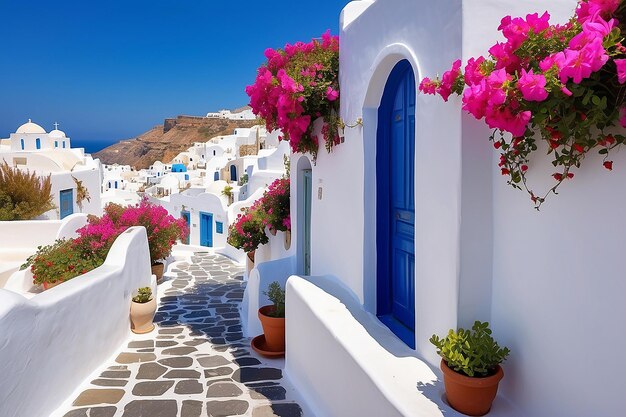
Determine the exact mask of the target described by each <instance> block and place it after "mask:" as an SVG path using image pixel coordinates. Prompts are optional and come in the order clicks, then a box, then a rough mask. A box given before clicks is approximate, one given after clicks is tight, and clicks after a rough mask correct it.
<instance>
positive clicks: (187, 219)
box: [180, 211, 191, 245]
mask: <svg viewBox="0 0 626 417" xmlns="http://www.w3.org/2000/svg"><path fill="white" fill-rule="evenodd" d="M180 217H182V218H183V219H185V222H187V230H189V234H188V235H187V239H186V240H185V244H186V245H188V244H189V239H190V237H191V215H190V214H189V212H188V211H181V212H180Z"/></svg>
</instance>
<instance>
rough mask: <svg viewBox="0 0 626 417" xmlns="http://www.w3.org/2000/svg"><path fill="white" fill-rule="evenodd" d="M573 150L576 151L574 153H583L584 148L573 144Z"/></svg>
mask: <svg viewBox="0 0 626 417" xmlns="http://www.w3.org/2000/svg"><path fill="white" fill-rule="evenodd" d="M574 149H575V150H576V152H579V153H583V152H585V148H584V147H583V146H582V145H579V144H578V143H575V144H574Z"/></svg>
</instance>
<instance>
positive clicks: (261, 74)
mask: <svg viewBox="0 0 626 417" xmlns="http://www.w3.org/2000/svg"><path fill="white" fill-rule="evenodd" d="M265 57H266V58H267V62H266V63H265V64H264V65H263V66H261V67H260V68H259V69H258V73H257V77H256V80H255V82H254V84H253V85H250V86H248V87H246V93H247V94H248V96H250V106H251V107H252V111H253V112H254V114H256V115H257V116H259V117H261V118H263V119H264V120H265V123H266V127H267V130H268V131H270V132H271V131H273V130H275V129H280V130H281V131H282V133H283V135H284V137H285V139H286V140H288V141H289V144H290V145H291V149H292V150H293V152H310V153H311V154H312V155H313V158H314V159H315V158H316V156H317V151H318V148H319V144H318V139H317V137H316V136H314V135H313V134H312V131H313V121H314V120H315V119H316V118H318V117H322V118H323V119H324V129H323V133H324V140H325V142H326V143H325V147H326V150H327V151H328V152H330V151H331V150H332V147H333V146H334V145H336V144H338V143H339V142H340V139H339V136H338V133H337V127H338V126H339V125H340V120H339V117H338V114H339V38H338V37H337V36H331V35H330V31H328V32H326V33H325V34H324V35H322V38H321V41H320V40H317V39H314V40H312V41H311V42H309V43H303V42H296V43H295V44H294V45H289V44H287V45H285V47H284V49H277V50H274V49H267V50H266V51H265Z"/></svg>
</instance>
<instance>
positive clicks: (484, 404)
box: [430, 321, 510, 416]
mask: <svg viewBox="0 0 626 417" xmlns="http://www.w3.org/2000/svg"><path fill="white" fill-rule="evenodd" d="M430 342H431V343H432V344H433V345H435V346H436V347H437V354H438V355H439V356H441V358H442V360H441V370H442V371H443V380H444V385H445V388H446V397H447V398H448V403H449V404H450V405H451V406H452V408H454V409H455V410H457V411H460V412H461V413H463V414H467V415H470V416H482V415H485V414H487V413H488V412H489V410H490V409H491V403H492V402H493V400H494V398H495V397H496V393H497V392H498V383H499V382H500V380H501V379H502V378H503V377H504V372H503V371H502V367H500V363H502V362H503V361H504V360H505V359H506V357H507V356H508V355H509V353H510V351H509V349H508V348H506V347H503V348H502V347H500V346H499V345H498V343H497V342H496V341H495V340H494V339H493V337H491V329H489V323H488V322H484V323H481V322H480V321H476V322H475V323H474V325H473V326H472V330H465V329H462V328H459V329H458V330H457V331H456V332H455V331H454V330H452V329H450V331H449V332H448V335H447V336H446V337H444V338H443V339H440V338H439V337H438V336H437V335H433V336H432V337H431V338H430Z"/></svg>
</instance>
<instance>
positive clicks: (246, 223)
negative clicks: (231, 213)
mask: <svg viewBox="0 0 626 417" xmlns="http://www.w3.org/2000/svg"><path fill="white" fill-rule="evenodd" d="M289 205H290V200H289V178H278V179H276V180H275V181H274V182H272V183H271V184H270V186H269V187H268V189H267V191H265V192H264V193H263V196H262V197H261V198H259V199H258V200H256V201H255V202H254V203H253V204H252V206H250V207H248V208H244V209H243V210H242V213H241V214H239V215H238V216H237V219H236V220H235V222H234V223H233V224H231V225H230V227H229V229H228V244H230V245H231V246H233V247H235V248H237V249H243V250H244V251H245V252H251V251H254V250H256V249H257V248H258V247H259V246H260V245H264V244H266V243H267V242H269V238H268V236H267V234H266V233H265V228H266V227H267V228H269V229H270V231H272V230H273V231H277V230H280V231H291V216H290V211H289V210H290V209H289Z"/></svg>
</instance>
